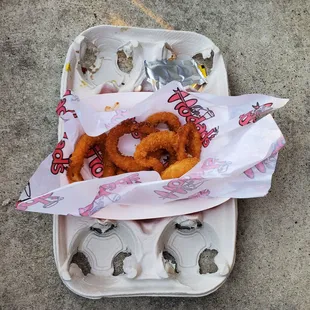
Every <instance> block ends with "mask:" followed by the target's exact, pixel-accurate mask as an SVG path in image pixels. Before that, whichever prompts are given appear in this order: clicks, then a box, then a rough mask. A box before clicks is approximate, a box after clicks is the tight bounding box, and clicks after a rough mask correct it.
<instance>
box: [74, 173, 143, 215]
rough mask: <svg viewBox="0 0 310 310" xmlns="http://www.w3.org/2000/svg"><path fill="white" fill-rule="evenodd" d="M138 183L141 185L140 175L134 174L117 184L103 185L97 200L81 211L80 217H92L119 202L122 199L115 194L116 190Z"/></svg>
mask: <svg viewBox="0 0 310 310" xmlns="http://www.w3.org/2000/svg"><path fill="white" fill-rule="evenodd" d="M136 183H141V180H140V176H139V173H134V174H132V175H129V176H127V177H125V178H122V179H119V180H117V181H116V182H112V183H108V184H104V185H101V186H100V187H99V191H98V194H97V195H96V197H95V199H94V200H93V201H92V202H91V203H90V204H89V205H87V206H86V207H85V208H80V209H79V213H80V215H81V216H91V215H93V214H94V213H96V212H98V211H99V210H101V209H103V208H104V207H106V206H107V205H109V204H110V203H111V202H117V201H119V200H120V199H121V198H122V197H121V195H119V194H118V193H115V192H114V190H115V189H116V188H117V187H118V186H122V185H125V184H136Z"/></svg>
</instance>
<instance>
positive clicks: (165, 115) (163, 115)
mask: <svg viewBox="0 0 310 310" xmlns="http://www.w3.org/2000/svg"><path fill="white" fill-rule="evenodd" d="M145 121H146V122H148V123H150V124H152V125H153V126H155V127H156V126H157V125H158V124H160V123H163V124H166V125H167V126H168V128H169V130H171V131H175V132H176V131H177V130H178V129H179V128H180V127H181V123H180V121H179V118H178V117H177V116H176V115H174V114H173V113H170V112H158V113H155V114H152V115H150V116H149V117H148V118H147V119H146V120H145Z"/></svg>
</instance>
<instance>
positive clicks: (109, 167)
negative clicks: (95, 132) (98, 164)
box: [101, 151, 116, 178]
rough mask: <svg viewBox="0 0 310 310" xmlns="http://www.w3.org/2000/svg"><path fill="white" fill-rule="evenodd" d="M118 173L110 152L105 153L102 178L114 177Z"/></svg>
mask: <svg viewBox="0 0 310 310" xmlns="http://www.w3.org/2000/svg"><path fill="white" fill-rule="evenodd" d="M115 173H116V166H115V165H114V163H113V162H112V161H111V159H110V156H109V154H108V152H106V151H105V152H104V155H103V173H102V176H101V177H102V178H105V177H112V176H113V175H115Z"/></svg>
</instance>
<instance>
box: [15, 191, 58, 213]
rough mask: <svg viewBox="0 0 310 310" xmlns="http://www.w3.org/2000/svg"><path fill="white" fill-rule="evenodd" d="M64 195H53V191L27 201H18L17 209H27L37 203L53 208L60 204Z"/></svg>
mask: <svg viewBox="0 0 310 310" xmlns="http://www.w3.org/2000/svg"><path fill="white" fill-rule="evenodd" d="M63 199H64V198H63V197H60V196H53V193H49V194H45V195H43V196H40V197H37V198H34V199H31V200H27V201H23V202H21V201H18V202H17V203H16V209H18V210H22V211H25V210H27V209H28V208H29V207H31V206H34V205H37V204H42V207H43V208H51V207H53V206H55V205H56V204H58V202H59V201H61V200H63Z"/></svg>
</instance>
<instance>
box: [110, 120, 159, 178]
mask: <svg viewBox="0 0 310 310" xmlns="http://www.w3.org/2000/svg"><path fill="white" fill-rule="evenodd" d="M137 130H139V132H141V133H142V134H145V135H147V134H148V133H150V132H155V131H157V129H156V128H154V127H152V126H151V125H150V124H147V123H137V124H135V123H134V122H133V121H132V120H130V119H128V120H125V121H123V122H122V123H120V124H118V125H117V126H116V127H114V128H112V129H111V130H110V132H109V133H108V135H107V140H106V151H107V153H108V154H109V157H110V159H111V161H112V162H113V163H114V164H115V165H116V166H117V167H119V168H120V169H122V170H124V171H127V172H136V171H141V170H145V168H144V166H141V165H140V164H138V163H137V162H136V160H135V159H134V157H133V156H125V155H123V154H121V152H120V151H119V149H118V142H119V139H120V137H122V136H123V135H125V134H130V133H132V132H136V131H137Z"/></svg>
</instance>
